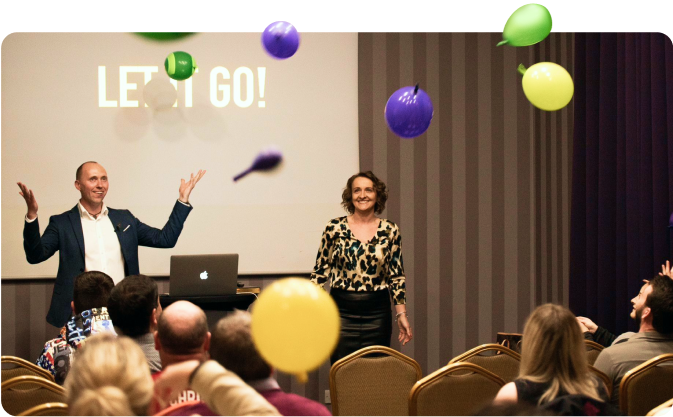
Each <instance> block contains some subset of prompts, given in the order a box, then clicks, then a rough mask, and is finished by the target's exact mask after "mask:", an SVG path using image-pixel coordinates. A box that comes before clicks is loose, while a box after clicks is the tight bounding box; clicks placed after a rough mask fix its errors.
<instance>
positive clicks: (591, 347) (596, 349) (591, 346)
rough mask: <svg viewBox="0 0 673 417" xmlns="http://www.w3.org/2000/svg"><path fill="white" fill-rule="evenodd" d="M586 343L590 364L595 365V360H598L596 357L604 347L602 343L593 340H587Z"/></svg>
mask: <svg viewBox="0 0 673 417" xmlns="http://www.w3.org/2000/svg"><path fill="white" fill-rule="evenodd" d="M584 344H585V345H586V348H587V360H588V361H589V365H593V364H594V362H596V358H597V357H598V355H599V354H600V353H601V351H602V350H603V349H604V348H603V346H602V345H599V344H598V343H596V342H594V341H593V340H585V341H584Z"/></svg>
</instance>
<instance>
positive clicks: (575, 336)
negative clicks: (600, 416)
mask: <svg viewBox="0 0 673 417" xmlns="http://www.w3.org/2000/svg"><path fill="white" fill-rule="evenodd" d="M519 377H520V378H525V379H527V380H529V381H532V382H539V383H550V385H549V389H547V391H545V393H544V394H543V395H542V396H541V398H540V402H539V405H542V404H544V403H547V402H549V401H552V400H553V399H555V398H556V396H557V395H558V394H559V392H565V393H567V394H570V395H572V394H582V395H586V396H588V397H592V398H595V399H597V400H600V397H599V395H598V390H597V387H596V381H595V380H594V379H593V378H592V377H591V375H590V373H589V367H588V362H587V357H586V348H585V344H584V338H583V336H582V332H581V330H580V328H579V326H578V324H577V318H576V317H575V316H574V315H573V313H571V312H570V310H568V309H567V308H565V307H563V306H560V305H556V304H544V305H541V306H539V307H538V308H536V309H535V310H534V311H533V312H532V313H531V315H530V316H529V317H528V320H527V321H526V325H525V327H524V330H523V339H522V344H521V367H520V373H519Z"/></svg>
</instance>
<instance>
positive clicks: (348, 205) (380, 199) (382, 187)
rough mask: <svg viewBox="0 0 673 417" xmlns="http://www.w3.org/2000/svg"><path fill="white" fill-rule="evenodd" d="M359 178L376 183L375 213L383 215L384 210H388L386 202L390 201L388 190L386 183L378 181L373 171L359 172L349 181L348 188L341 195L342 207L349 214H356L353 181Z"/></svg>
mask: <svg viewBox="0 0 673 417" xmlns="http://www.w3.org/2000/svg"><path fill="white" fill-rule="evenodd" d="M358 177H363V178H367V179H369V180H371V182H373V183H374V189H375V190H376V204H375V205H374V212H375V213H376V214H381V213H383V210H385V208H386V201H387V200H388V189H387V188H386V183H385V182H383V181H381V180H380V179H378V177H377V176H376V175H374V173H373V172H371V171H365V172H358V173H357V174H355V175H353V176H352V177H350V178H349V179H348V182H347V183H346V188H344V192H343V193H342V194H341V206H342V207H343V208H344V210H346V211H347V212H348V213H349V214H353V213H354V212H355V206H354V205H353V181H355V179H356V178H358Z"/></svg>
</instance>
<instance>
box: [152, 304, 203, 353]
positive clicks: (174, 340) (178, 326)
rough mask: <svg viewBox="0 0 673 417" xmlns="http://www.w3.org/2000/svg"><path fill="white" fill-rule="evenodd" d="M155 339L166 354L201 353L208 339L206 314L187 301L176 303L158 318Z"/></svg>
mask: <svg viewBox="0 0 673 417" xmlns="http://www.w3.org/2000/svg"><path fill="white" fill-rule="evenodd" d="M157 337H158V339H159V343H160V344H161V349H162V350H164V351H165V352H166V353H168V354H171V355H190V354H194V353H201V352H202V350H203V348H204V341H205V340H206V339H207V338H208V321H207V320H206V314H205V313H204V312H203V310H201V309H200V308H199V307H197V306H195V305H194V304H192V303H190V302H189V301H176V302H175V303H173V304H171V305H169V306H168V307H166V308H165V309H164V311H163V313H162V314H161V316H159V322H158V325H157Z"/></svg>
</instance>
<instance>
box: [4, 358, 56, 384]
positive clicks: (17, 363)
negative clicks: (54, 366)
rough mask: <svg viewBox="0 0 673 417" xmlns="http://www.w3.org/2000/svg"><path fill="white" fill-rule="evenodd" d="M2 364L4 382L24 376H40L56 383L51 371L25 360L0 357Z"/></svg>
mask: <svg viewBox="0 0 673 417" xmlns="http://www.w3.org/2000/svg"><path fill="white" fill-rule="evenodd" d="M0 362H1V364H2V370H1V372H2V382H5V381H9V380H10V379H12V378H16V377H17V376H23V375H28V376H30V375H32V376H39V377H41V378H46V379H48V380H49V381H51V382H54V376H53V375H52V374H51V373H50V372H49V371H47V370H46V369H42V368H40V367H39V366H37V365H35V364H34V363H30V362H28V361H27V360H25V359H21V358H18V357H16V356H2V357H0Z"/></svg>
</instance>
